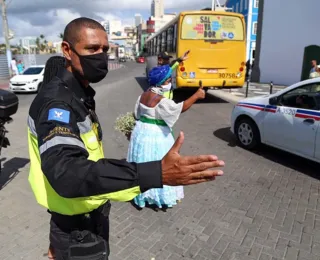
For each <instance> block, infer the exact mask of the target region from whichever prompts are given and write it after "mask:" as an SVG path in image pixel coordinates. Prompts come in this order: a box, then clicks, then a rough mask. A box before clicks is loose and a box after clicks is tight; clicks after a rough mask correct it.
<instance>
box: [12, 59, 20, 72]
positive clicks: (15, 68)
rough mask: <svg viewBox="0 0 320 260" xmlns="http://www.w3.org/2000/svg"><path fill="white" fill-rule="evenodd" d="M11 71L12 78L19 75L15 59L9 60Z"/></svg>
mask: <svg viewBox="0 0 320 260" xmlns="http://www.w3.org/2000/svg"><path fill="white" fill-rule="evenodd" d="M11 70H12V72H13V76H15V75H19V71H18V67H17V61H16V58H14V57H13V58H12V60H11Z"/></svg>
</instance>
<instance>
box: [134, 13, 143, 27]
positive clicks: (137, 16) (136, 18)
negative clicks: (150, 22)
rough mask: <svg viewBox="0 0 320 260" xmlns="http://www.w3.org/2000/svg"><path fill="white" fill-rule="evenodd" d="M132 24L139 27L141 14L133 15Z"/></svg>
mask: <svg viewBox="0 0 320 260" xmlns="http://www.w3.org/2000/svg"><path fill="white" fill-rule="evenodd" d="M134 23H135V26H139V24H141V23H142V16H141V14H135V15H134Z"/></svg>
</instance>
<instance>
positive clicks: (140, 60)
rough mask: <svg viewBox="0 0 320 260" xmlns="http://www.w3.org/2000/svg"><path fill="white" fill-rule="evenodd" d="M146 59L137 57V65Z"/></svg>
mask: <svg viewBox="0 0 320 260" xmlns="http://www.w3.org/2000/svg"><path fill="white" fill-rule="evenodd" d="M145 61H146V59H145V58H144V57H138V58H137V62H138V63H145Z"/></svg>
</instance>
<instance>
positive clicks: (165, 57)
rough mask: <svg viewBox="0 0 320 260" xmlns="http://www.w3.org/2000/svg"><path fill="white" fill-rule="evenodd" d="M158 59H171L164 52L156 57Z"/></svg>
mask: <svg viewBox="0 0 320 260" xmlns="http://www.w3.org/2000/svg"><path fill="white" fill-rule="evenodd" d="M158 58H161V59H164V60H169V59H171V58H173V57H172V56H170V55H169V54H168V53H167V52H166V51H165V52H161V53H160V54H159V55H158Z"/></svg>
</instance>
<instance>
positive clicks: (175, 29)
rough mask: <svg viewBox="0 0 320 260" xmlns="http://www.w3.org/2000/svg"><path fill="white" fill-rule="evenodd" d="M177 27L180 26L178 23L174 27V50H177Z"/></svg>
mask: <svg viewBox="0 0 320 260" xmlns="http://www.w3.org/2000/svg"><path fill="white" fill-rule="evenodd" d="M177 28H178V25H177V24H175V25H174V29H173V46H172V48H173V50H172V51H176V50H177Z"/></svg>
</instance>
